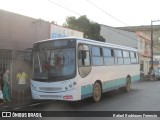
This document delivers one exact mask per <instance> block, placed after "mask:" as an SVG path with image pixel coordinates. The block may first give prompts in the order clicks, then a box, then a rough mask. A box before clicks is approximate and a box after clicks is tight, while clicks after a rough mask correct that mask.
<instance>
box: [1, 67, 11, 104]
mask: <svg viewBox="0 0 160 120" xmlns="http://www.w3.org/2000/svg"><path fill="white" fill-rule="evenodd" d="M3 101H4V102H6V101H11V100H10V96H9V70H8V69H7V70H6V71H5V73H4V75H3Z"/></svg>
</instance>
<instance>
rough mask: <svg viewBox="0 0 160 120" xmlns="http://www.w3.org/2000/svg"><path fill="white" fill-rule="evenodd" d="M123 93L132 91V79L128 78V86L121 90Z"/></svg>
mask: <svg viewBox="0 0 160 120" xmlns="http://www.w3.org/2000/svg"><path fill="white" fill-rule="evenodd" d="M120 90H121V91H123V92H129V91H130V90H131V78H130V77H129V76H127V77H126V85H125V86H124V87H121V88H120Z"/></svg>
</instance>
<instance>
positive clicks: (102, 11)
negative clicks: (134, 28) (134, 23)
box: [86, 0, 129, 26]
mask: <svg viewBox="0 0 160 120" xmlns="http://www.w3.org/2000/svg"><path fill="white" fill-rule="evenodd" d="M86 1H87V2H88V3H90V4H92V5H93V6H94V7H96V8H97V9H99V10H101V11H102V12H104V13H105V14H107V15H108V16H110V17H112V18H114V19H115V20H117V21H118V22H120V23H122V24H124V25H127V26H129V25H128V24H126V23H125V22H123V21H121V20H119V19H117V18H116V17H114V16H113V15H111V14H109V13H108V12H106V11H105V10H103V9H102V8H100V7H98V6H97V5H95V4H94V3H93V2H91V1H89V0H86Z"/></svg>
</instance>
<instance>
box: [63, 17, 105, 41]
mask: <svg viewBox="0 0 160 120" xmlns="http://www.w3.org/2000/svg"><path fill="white" fill-rule="evenodd" d="M64 26H66V27H68V28H71V29H75V30H79V31H82V32H83V33H84V37H85V38H89V39H93V40H97V41H102V42H105V39H104V38H103V37H102V36H101V35H100V30H101V27H100V25H99V24H98V23H96V22H92V21H90V20H89V19H88V18H87V16H86V15H83V16H80V17H79V18H77V19H76V17H74V16H71V17H67V18H66V23H65V24H64Z"/></svg>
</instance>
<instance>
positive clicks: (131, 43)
mask: <svg viewBox="0 0 160 120" xmlns="http://www.w3.org/2000/svg"><path fill="white" fill-rule="evenodd" d="M100 33H101V35H102V36H103V37H104V38H105V40H106V42H108V43H113V44H118V45H123V46H128V47H133V48H137V49H138V52H139V60H140V71H141V72H142V73H143V74H148V72H149V61H150V57H151V54H150V53H151V49H150V39H149V36H147V35H146V34H145V33H144V32H140V31H137V32H135V31H125V29H124V30H123V29H122V30H121V29H118V28H113V27H110V26H106V25H101V32H100Z"/></svg>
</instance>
